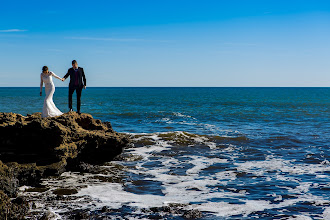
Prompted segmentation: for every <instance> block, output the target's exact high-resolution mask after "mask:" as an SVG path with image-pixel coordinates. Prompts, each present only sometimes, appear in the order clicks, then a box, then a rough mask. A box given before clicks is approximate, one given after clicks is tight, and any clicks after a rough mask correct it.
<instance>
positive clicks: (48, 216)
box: [40, 210, 61, 220]
mask: <svg viewBox="0 0 330 220" xmlns="http://www.w3.org/2000/svg"><path fill="white" fill-rule="evenodd" d="M57 219H61V217H60V216H59V215H58V214H56V213H55V212H53V211H52V210H48V211H47V212H46V213H45V214H44V215H43V216H42V217H41V218H40V220H57Z"/></svg>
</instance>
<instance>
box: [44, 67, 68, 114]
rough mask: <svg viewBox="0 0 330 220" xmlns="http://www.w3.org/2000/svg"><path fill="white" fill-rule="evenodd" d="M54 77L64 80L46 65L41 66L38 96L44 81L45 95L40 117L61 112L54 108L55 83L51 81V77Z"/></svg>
mask: <svg viewBox="0 0 330 220" xmlns="http://www.w3.org/2000/svg"><path fill="white" fill-rule="evenodd" d="M52 76H54V77H55V78H57V79H59V80H62V81H64V80H63V79H62V78H60V77H58V76H57V75H56V74H55V73H53V72H52V71H48V67H47V66H44V67H42V73H41V74H40V96H42V86H43V83H45V92H46V97H45V100H44V107H43V109H42V114H41V117H43V118H44V117H54V116H59V115H62V114H63V113H62V112H61V111H60V110H59V109H58V108H56V106H55V104H54V102H53V94H54V92H55V85H54V83H53V78H52Z"/></svg>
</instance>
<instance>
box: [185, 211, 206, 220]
mask: <svg viewBox="0 0 330 220" xmlns="http://www.w3.org/2000/svg"><path fill="white" fill-rule="evenodd" d="M182 217H183V218H186V219H198V218H202V217H203V214H202V212H201V211H199V210H197V209H193V210H187V211H185V212H184V214H183V216H182Z"/></svg>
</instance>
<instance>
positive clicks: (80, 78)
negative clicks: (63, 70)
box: [63, 67, 86, 112]
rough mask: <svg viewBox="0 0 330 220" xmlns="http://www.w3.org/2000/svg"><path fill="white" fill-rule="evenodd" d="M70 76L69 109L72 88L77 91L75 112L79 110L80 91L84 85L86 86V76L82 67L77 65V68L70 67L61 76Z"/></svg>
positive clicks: (70, 107) (70, 106)
mask: <svg viewBox="0 0 330 220" xmlns="http://www.w3.org/2000/svg"><path fill="white" fill-rule="evenodd" d="M69 76H70V83H69V109H72V94H73V92H74V90H76V93H77V112H80V105H81V103H80V98H81V91H82V89H83V87H84V86H86V77H85V73H84V69H83V68H81V67H78V69H76V70H75V69H73V68H70V69H68V73H67V74H65V76H64V77H63V78H64V79H66V78H68V77H69Z"/></svg>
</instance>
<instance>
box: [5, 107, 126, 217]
mask: <svg viewBox="0 0 330 220" xmlns="http://www.w3.org/2000/svg"><path fill="white" fill-rule="evenodd" d="M129 144H130V139H129V137H128V136H127V135H125V134H121V133H117V132H115V131H114V130H113V129H112V127H111V124H110V122H102V121H100V120H98V119H94V118H93V117H92V116H91V115H89V114H81V115H79V114H77V113H75V112H70V113H65V114H63V115H61V116H58V117H52V118H42V117H41V113H35V114H32V115H27V116H22V115H20V114H15V113H0V219H22V218H24V216H25V215H26V214H27V212H28V211H29V204H28V203H27V202H26V201H25V200H24V199H23V198H20V197H17V192H18V188H19V187H20V186H23V185H27V186H34V187H38V186H39V185H40V180H41V178H46V177H50V176H59V175H60V174H62V173H63V172H66V171H80V172H90V171H91V170H92V169H94V167H95V166H97V165H101V164H102V163H104V162H107V161H111V160H113V159H115V158H116V157H117V156H119V155H120V154H121V153H122V151H123V148H125V147H126V146H128V145H129Z"/></svg>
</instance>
